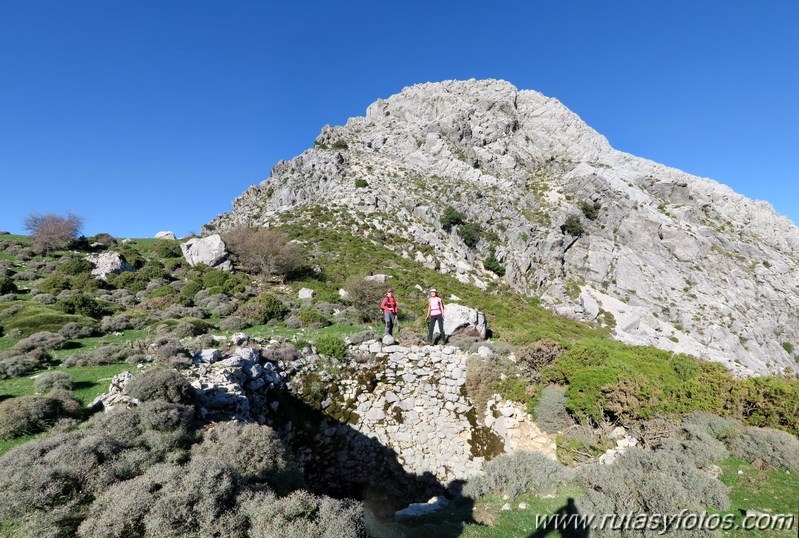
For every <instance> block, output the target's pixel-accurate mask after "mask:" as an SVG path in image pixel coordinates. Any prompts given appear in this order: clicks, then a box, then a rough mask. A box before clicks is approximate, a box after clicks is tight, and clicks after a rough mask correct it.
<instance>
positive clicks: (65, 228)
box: [23, 213, 83, 253]
mask: <svg viewBox="0 0 799 538" xmlns="http://www.w3.org/2000/svg"><path fill="white" fill-rule="evenodd" d="M82 226H83V219H82V218H80V217H78V216H77V215H73V214H72V213H69V214H67V216H65V217H64V216H61V215H54V214H51V213H47V214H44V215H42V214H39V213H32V214H30V215H28V216H27V217H25V221H24V223H23V228H25V230H27V231H28V232H30V234H31V243H33V246H34V248H36V249H37V250H39V251H40V252H45V253H48V252H52V251H53V250H57V249H59V248H64V247H65V246H66V245H67V243H68V242H69V241H70V240H71V239H74V238H75V237H76V236H77V235H78V232H79V231H80V229H81V227H82Z"/></svg>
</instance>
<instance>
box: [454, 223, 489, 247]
mask: <svg viewBox="0 0 799 538" xmlns="http://www.w3.org/2000/svg"><path fill="white" fill-rule="evenodd" d="M482 233H483V231H482V230H481V229H480V226H479V225H477V224H475V223H473V222H465V223H463V224H461V225H460V226H458V235H459V236H460V238H461V239H463V242H464V243H465V244H466V246H467V247H469V248H474V247H475V245H477V242H478V241H480V236H481V235H482Z"/></svg>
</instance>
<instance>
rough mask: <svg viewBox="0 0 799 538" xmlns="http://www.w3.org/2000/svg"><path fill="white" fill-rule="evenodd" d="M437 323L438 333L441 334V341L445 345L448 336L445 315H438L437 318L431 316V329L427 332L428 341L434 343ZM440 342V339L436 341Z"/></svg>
mask: <svg viewBox="0 0 799 538" xmlns="http://www.w3.org/2000/svg"><path fill="white" fill-rule="evenodd" d="M436 321H437V322H438V331H439V332H440V333H441V335H440V336H441V341H442V342H444V343H445V344H446V343H447V335H445V334H444V315H443V314H438V315H435V316H430V328H429V329H428V330H427V341H428V342H430V343H432V342H433V327H435V324H436ZM436 340H438V339H436Z"/></svg>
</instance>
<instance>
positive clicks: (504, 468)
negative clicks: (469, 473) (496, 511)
mask: <svg viewBox="0 0 799 538" xmlns="http://www.w3.org/2000/svg"><path fill="white" fill-rule="evenodd" d="M483 470H484V471H485V474H484V475H479V476H475V477H472V478H470V479H469V481H468V482H467V483H466V485H465V486H464V488H463V493H464V494H465V495H467V496H469V497H471V498H473V499H479V498H481V497H484V496H486V495H489V494H496V495H508V496H509V497H511V498H514V497H517V496H518V495H523V494H527V493H534V494H536V495H540V496H544V495H547V494H553V493H555V491H556V490H557V488H558V486H560V485H561V484H563V483H565V482H566V481H567V480H569V477H570V473H569V471H568V470H567V469H566V468H565V467H563V466H562V465H560V464H559V463H557V462H554V461H552V460H550V459H549V458H547V457H546V456H544V455H543V454H541V453H540V452H529V451H518V452H513V453H511V454H503V455H501V456H498V457H497V458H494V459H493V460H491V461H489V462H488V463H486V464H485V465H484V466H483Z"/></svg>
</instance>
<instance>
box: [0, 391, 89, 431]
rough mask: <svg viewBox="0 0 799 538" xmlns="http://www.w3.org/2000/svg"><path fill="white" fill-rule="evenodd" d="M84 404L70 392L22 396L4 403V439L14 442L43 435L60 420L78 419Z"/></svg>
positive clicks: (0, 426)
mask: <svg viewBox="0 0 799 538" xmlns="http://www.w3.org/2000/svg"><path fill="white" fill-rule="evenodd" d="M80 409H81V404H80V402H78V401H77V400H75V398H74V397H73V396H72V393H70V392H69V391H66V390H59V389H56V390H53V391H51V392H50V394H49V395H48V396H20V397H18V398H11V399H8V400H3V401H2V402H0V438H2V439H11V438H14V437H21V436H23V435H30V434H33V433H39V432H41V431H44V430H46V429H48V428H49V427H50V426H52V425H53V424H54V423H55V422H56V421H57V420H58V419H59V418H61V417H65V416H76V415H77V414H78V413H79V412H80Z"/></svg>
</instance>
